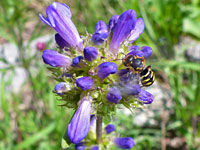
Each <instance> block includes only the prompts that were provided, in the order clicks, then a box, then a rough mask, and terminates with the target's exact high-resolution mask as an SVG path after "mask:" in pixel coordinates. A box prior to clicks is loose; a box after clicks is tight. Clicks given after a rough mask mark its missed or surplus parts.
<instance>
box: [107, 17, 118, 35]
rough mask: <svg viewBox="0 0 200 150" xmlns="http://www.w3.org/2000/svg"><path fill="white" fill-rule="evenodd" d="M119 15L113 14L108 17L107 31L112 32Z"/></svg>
mask: <svg viewBox="0 0 200 150" xmlns="http://www.w3.org/2000/svg"><path fill="white" fill-rule="evenodd" d="M118 18H119V16H118V15H113V16H112V17H111V18H110V21H109V23H108V28H109V31H110V32H112V31H113V29H114V27H115V25H116V24H117V20H118Z"/></svg>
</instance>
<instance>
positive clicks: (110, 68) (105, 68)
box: [97, 62, 118, 79]
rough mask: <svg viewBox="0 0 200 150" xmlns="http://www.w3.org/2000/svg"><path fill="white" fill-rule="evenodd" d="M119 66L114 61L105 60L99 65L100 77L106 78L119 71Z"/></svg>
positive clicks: (98, 73)
mask: <svg viewBox="0 0 200 150" xmlns="http://www.w3.org/2000/svg"><path fill="white" fill-rule="evenodd" d="M117 69H118V66H117V64H115V63H113V62H104V63H102V64H100V65H99V66H98V72H97V75H98V76H99V78H102V79H105V78H106V77H107V76H109V75H110V74H115V73H116V72H117Z"/></svg>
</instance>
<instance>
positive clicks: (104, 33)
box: [92, 20, 109, 45]
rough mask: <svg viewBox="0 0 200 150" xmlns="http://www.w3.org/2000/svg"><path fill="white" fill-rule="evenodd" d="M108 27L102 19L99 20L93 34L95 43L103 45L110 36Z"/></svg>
mask: <svg viewBox="0 0 200 150" xmlns="http://www.w3.org/2000/svg"><path fill="white" fill-rule="evenodd" d="M108 34H109V32H108V27H107V25H106V24H105V22H103V21H102V20H99V21H98V22H97V24H96V27H95V33H94V34H93V35H92V42H93V43H94V44H95V45H101V44H102V43H103V42H104V40H105V39H106V38H107V37H108Z"/></svg>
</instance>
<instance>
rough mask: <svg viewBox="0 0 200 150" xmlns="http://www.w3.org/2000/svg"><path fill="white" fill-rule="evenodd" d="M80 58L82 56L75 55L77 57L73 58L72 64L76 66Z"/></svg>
mask: <svg viewBox="0 0 200 150" xmlns="http://www.w3.org/2000/svg"><path fill="white" fill-rule="evenodd" d="M82 59H83V56H77V57H75V58H73V59H72V66H73V67H77V66H78V65H79V63H80V61H81V60H82Z"/></svg>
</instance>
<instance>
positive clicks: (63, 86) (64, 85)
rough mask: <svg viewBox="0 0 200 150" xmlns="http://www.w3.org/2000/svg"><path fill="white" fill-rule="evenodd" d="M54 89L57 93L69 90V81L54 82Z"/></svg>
mask: <svg viewBox="0 0 200 150" xmlns="http://www.w3.org/2000/svg"><path fill="white" fill-rule="evenodd" d="M54 90H55V92H56V93H57V94H58V95H63V94H65V93H66V92H67V91H69V90H71V86H70V84H69V83H65V82H60V83H58V84H56V86H55V88H54Z"/></svg>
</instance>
